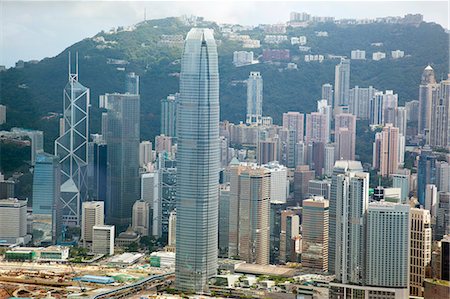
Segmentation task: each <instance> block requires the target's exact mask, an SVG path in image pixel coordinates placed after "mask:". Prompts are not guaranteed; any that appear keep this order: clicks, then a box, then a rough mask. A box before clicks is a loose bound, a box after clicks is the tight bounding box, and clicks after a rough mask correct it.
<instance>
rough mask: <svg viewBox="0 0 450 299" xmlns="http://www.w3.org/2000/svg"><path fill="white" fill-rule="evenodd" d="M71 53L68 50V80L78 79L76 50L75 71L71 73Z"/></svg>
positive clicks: (76, 55) (76, 54) (76, 53)
mask: <svg viewBox="0 0 450 299" xmlns="http://www.w3.org/2000/svg"><path fill="white" fill-rule="evenodd" d="M71 58H72V53H71V52H70V51H69V81H78V52H75V73H72V60H71Z"/></svg>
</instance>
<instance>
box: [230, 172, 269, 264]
mask: <svg viewBox="0 0 450 299" xmlns="http://www.w3.org/2000/svg"><path fill="white" fill-rule="evenodd" d="M270 180H271V174H270V171H269V170H268V169H266V168H264V167H260V166H256V164H249V165H246V164H244V165H239V166H237V167H236V168H234V169H233V170H232V173H231V178H230V216H229V218H230V237H231V239H230V245H231V246H230V247H231V248H233V250H232V251H231V252H230V253H229V254H231V256H233V255H238V256H239V257H240V258H241V259H243V260H245V261H247V262H248V263H256V264H261V265H267V264H269V253H270V247H269V246H270V216H269V215H270V189H271V188H270V183H271V181H270ZM234 229H236V231H233V230H234ZM234 248H236V249H237V252H236V250H235V249H234ZM235 252H236V254H235Z"/></svg>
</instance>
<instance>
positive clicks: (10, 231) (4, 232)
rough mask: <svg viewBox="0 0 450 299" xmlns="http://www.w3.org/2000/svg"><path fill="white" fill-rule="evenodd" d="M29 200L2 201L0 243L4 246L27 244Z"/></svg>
mask: <svg viewBox="0 0 450 299" xmlns="http://www.w3.org/2000/svg"><path fill="white" fill-rule="evenodd" d="M27 202H28V201H27V200H18V199H17V198H9V199H0V242H1V243H3V244H27V243H28V242H29V241H31V235H27Z"/></svg>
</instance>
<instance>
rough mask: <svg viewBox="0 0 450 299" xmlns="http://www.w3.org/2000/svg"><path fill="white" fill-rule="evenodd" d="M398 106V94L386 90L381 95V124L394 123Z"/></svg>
mask: <svg viewBox="0 0 450 299" xmlns="http://www.w3.org/2000/svg"><path fill="white" fill-rule="evenodd" d="M397 107H398V95H397V94H394V91H393V90H386V91H385V93H384V95H383V112H382V124H383V125H385V124H388V123H391V124H393V123H395V118H396V114H397Z"/></svg>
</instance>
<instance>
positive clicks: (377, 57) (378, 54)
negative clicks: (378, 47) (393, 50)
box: [372, 52, 386, 61]
mask: <svg viewBox="0 0 450 299" xmlns="http://www.w3.org/2000/svg"><path fill="white" fill-rule="evenodd" d="M385 58H386V53H384V52H374V53H372V60H375V61H378V60H381V59H385Z"/></svg>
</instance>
